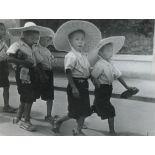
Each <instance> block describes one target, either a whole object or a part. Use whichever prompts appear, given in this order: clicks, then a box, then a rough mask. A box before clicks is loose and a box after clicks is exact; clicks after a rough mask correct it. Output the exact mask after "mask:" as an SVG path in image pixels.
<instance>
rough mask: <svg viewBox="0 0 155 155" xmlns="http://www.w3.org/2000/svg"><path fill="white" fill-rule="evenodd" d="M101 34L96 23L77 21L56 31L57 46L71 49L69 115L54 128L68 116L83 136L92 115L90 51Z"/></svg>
mask: <svg viewBox="0 0 155 155" xmlns="http://www.w3.org/2000/svg"><path fill="white" fill-rule="evenodd" d="M100 39H101V33H100V31H99V30H98V28H97V27H96V26H95V25H93V24H92V23H89V22H86V21H80V20H73V21H69V22H66V23H65V24H63V25H62V26H61V27H60V28H59V29H58V30H57V32H56V34H55V38H54V45H55V48H56V49H57V50H61V51H67V52H68V54H66V56H65V61H64V66H65V72H66V76H67V79H68V86H67V98H68V114H67V115H66V116H64V117H62V118H60V119H58V120H57V121H55V123H54V128H53V131H55V132H56V131H57V132H58V131H59V128H60V126H61V124H62V123H63V122H64V121H67V120H68V119H71V118H73V119H76V121H77V129H74V130H73V135H81V134H82V127H83V124H84V120H85V118H86V117H88V116H90V115H91V109H90V100H89V91H88V88H89V84H88V78H89V76H90V64H89V62H88V59H87V53H88V52H89V51H90V50H92V49H93V48H94V47H95V46H96V45H97V43H98V42H99V40H100Z"/></svg>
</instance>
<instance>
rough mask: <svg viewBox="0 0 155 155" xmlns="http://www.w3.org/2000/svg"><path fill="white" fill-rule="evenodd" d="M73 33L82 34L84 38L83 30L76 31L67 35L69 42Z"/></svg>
mask: <svg viewBox="0 0 155 155" xmlns="http://www.w3.org/2000/svg"><path fill="white" fill-rule="evenodd" d="M75 33H83V34H84V36H85V32H84V31H83V30H76V31H73V32H71V33H70V34H69V35H68V38H69V40H70V39H71V38H72V37H73V35H74V34H75Z"/></svg>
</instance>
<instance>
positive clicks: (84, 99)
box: [67, 78, 91, 119]
mask: <svg viewBox="0 0 155 155" xmlns="http://www.w3.org/2000/svg"><path fill="white" fill-rule="evenodd" d="M74 82H75V85H76V87H77V89H78V90H79V93H80V98H75V97H74V96H73V94H72V88H71V86H70V85H69V84H68V86H67V96H68V116H69V117H70V118H74V119H78V118H80V117H88V116H90V115H91V108H90V99H89V91H88V81H87V79H77V78H74Z"/></svg>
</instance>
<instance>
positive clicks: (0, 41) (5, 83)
mask: <svg viewBox="0 0 155 155" xmlns="http://www.w3.org/2000/svg"><path fill="white" fill-rule="evenodd" d="M5 24H6V23H5V21H4V20H3V22H2V21H0V87H2V88H3V99H4V107H3V112H7V113H15V112H16V109H15V108H13V107H11V106H10V105H9V87H10V84H9V79H8V77H9V66H8V62H7V54H6V51H7V49H8V47H7V45H6V43H5V37H6V34H7V32H6V27H5Z"/></svg>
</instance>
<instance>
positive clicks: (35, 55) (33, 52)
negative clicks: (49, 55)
mask: <svg viewBox="0 0 155 155" xmlns="http://www.w3.org/2000/svg"><path fill="white" fill-rule="evenodd" d="M18 50H20V51H21V52H23V53H24V54H25V55H26V56H27V58H26V60H27V61H30V62H32V63H33V64H34V66H36V65H37V64H38V63H41V62H42V61H43V58H42V56H41V55H40V54H39V48H38V45H33V46H32V48H31V47H30V46H28V45H27V44H26V43H25V42H24V41H22V40H19V41H18V42H15V43H13V44H12V45H11V46H10V47H9V49H8V50H7V54H8V55H9V54H16V52H17V51H18Z"/></svg>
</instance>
